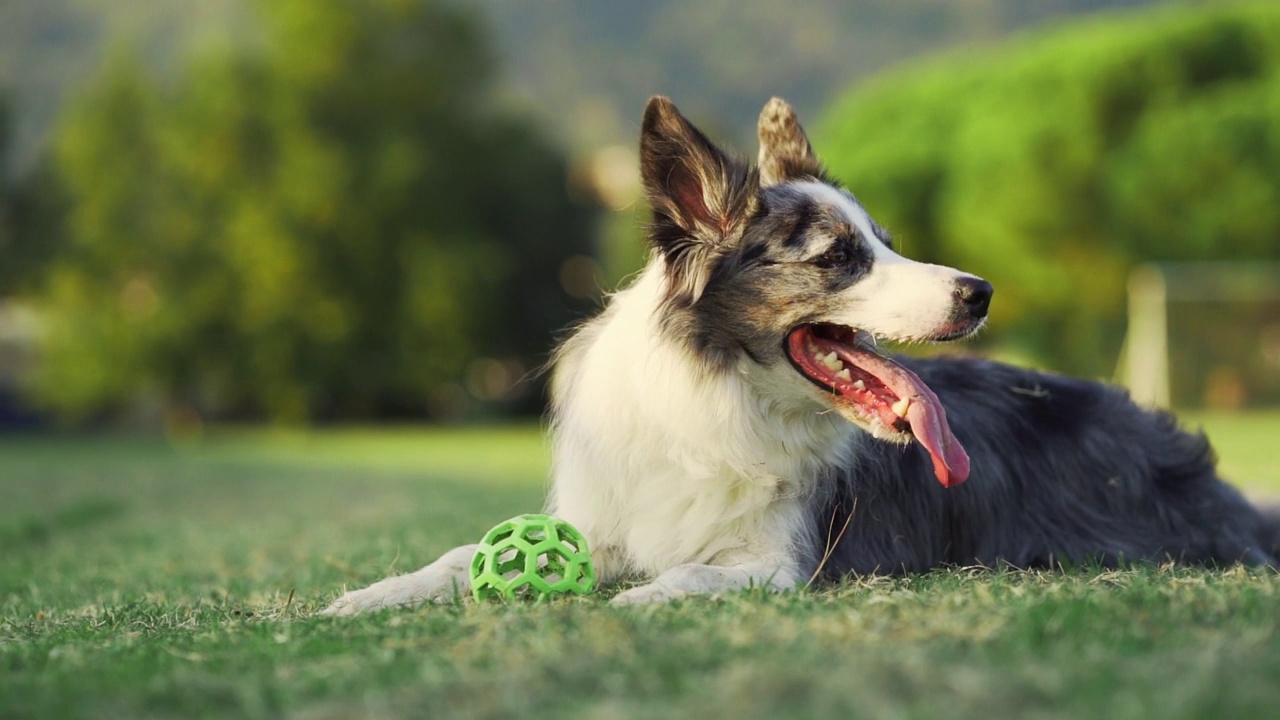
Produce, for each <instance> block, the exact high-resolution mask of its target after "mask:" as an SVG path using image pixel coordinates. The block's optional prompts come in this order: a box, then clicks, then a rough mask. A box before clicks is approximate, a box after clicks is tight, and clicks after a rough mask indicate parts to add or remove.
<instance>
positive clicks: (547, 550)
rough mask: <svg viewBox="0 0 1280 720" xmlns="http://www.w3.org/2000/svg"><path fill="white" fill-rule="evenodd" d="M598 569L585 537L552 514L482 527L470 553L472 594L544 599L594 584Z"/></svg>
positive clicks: (483, 597)
mask: <svg viewBox="0 0 1280 720" xmlns="http://www.w3.org/2000/svg"><path fill="white" fill-rule="evenodd" d="M595 586H596V569H595V566H594V565H592V564H591V554H590V552H588V551H587V540H586V538H584V537H582V533H580V532H578V530H577V528H575V527H573V526H572V525H570V524H569V523H567V522H565V521H563V520H560V519H558V518H554V517H551V516H550V515H520V516H519V517H513V518H511V519H510V520H508V521H506V522H504V523H501V524H499V525H498V526H496V527H494V528H493V529H492V530H490V531H489V532H487V533H485V535H484V539H483V540H481V541H480V547H479V548H477V549H476V554H475V555H474V556H473V557H472V558H471V594H472V595H474V596H475V598H476V600H489V599H492V598H502V599H503V600H515V599H516V598H529V599H534V600H543V599H547V598H551V597H554V596H556V595H562V594H568V593H573V594H575V595H586V594H587V593H589V592H591V591H592V590H594V589H595Z"/></svg>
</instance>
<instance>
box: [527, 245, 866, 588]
mask: <svg viewBox="0 0 1280 720" xmlns="http://www.w3.org/2000/svg"><path fill="white" fill-rule="evenodd" d="M665 282H666V280H665V276H664V273H663V270H662V266H661V262H660V261H658V260H654V261H651V262H650V264H649V266H648V267H647V268H646V270H645V271H644V272H643V274H642V275H641V276H640V277H639V278H638V280H637V281H636V282H635V283H634V284H633V285H632V286H630V287H629V288H627V289H625V290H622V291H620V292H618V293H617V294H615V295H614V296H613V297H612V298H611V299H610V303H609V307H608V308H607V309H606V311H605V312H604V313H603V314H602V315H601V316H600V317H598V318H596V319H595V320H593V321H591V322H590V323H588V324H587V325H585V326H584V327H583V328H581V329H580V330H579V331H578V332H577V333H576V334H575V335H574V336H573V337H572V338H570V340H569V341H568V342H567V343H566V344H565V346H564V347H563V348H562V349H561V352H560V355H559V357H558V359H557V365H556V373H555V377H554V380H553V387H552V393H553V407H554V419H553V425H552V449H553V475H552V488H551V495H550V499H549V501H548V502H549V511H550V512H552V513H554V514H556V515H557V516H559V517H562V518H563V519H565V520H567V521H569V522H571V523H573V524H574V525H576V526H577V527H578V528H579V529H581V530H582V531H583V532H584V533H585V534H586V536H587V539H588V542H589V543H590V545H591V550H592V555H593V556H594V557H595V558H596V562H597V564H598V565H599V570H600V573H601V575H602V576H603V577H604V578H605V579H606V580H607V579H610V578H613V577H617V576H619V575H623V574H639V575H644V576H653V575H657V574H659V573H661V572H663V571H665V570H668V569H670V568H672V567H674V566H676V565H680V564H684V563H707V564H716V565H732V564H734V562H735V561H736V559H737V558H739V557H743V558H747V557H755V558H758V557H761V556H770V557H776V558H777V559H778V561H779V563H780V564H781V565H783V566H789V567H791V568H795V566H796V564H797V562H798V559H797V558H796V557H795V549H794V548H793V547H791V543H792V542H794V541H797V540H799V539H801V538H803V537H806V532H807V531H808V528H807V522H806V519H805V517H804V500H805V497H806V496H807V495H808V494H809V492H810V491H811V490H812V489H813V483H814V480H815V479H816V478H817V477H818V476H819V475H820V474H821V472H822V469H823V467H825V466H829V465H830V464H831V463H833V462H836V461H838V460H839V459H840V457H841V455H842V453H843V452H846V451H847V448H848V447H849V445H850V443H849V439H850V436H851V435H852V434H853V433H854V432H856V431H855V430H854V428H853V427H852V426H851V425H849V424H848V423H847V422H846V421H844V420H843V419H841V418H840V417H838V416H837V415H835V414H834V413H830V412H823V410H824V408H823V407H822V406H821V405H819V404H818V403H817V402H815V401H811V400H805V401H796V400H790V401H789V402H790V405H788V404H787V402H788V398H794V397H795V396H796V393H794V392H792V393H786V392H783V391H781V390H776V391H775V390H774V388H775V387H781V383H783V382H793V381H794V378H793V377H790V376H789V374H791V373H792V372H793V371H792V370H791V369H790V368H789V367H781V368H772V369H769V368H762V367H761V366H759V365H756V364H755V363H754V362H753V361H751V360H748V359H745V358H744V359H743V360H742V361H741V364H740V366H739V367H738V368H736V369H734V370H731V371H729V372H723V373H716V372H711V371H708V370H707V369H706V368H705V367H704V366H703V365H701V364H700V363H699V362H698V359H697V358H696V357H695V356H693V355H692V354H691V351H690V350H689V349H688V348H686V347H685V346H684V345H683V344H681V343H679V342H678V341H676V340H673V339H671V338H670V337H668V336H667V335H665V334H664V333H662V332H661V331H660V329H659V323H658V317H657V314H658V313H659V312H661V309H660V308H661V303H660V301H661V298H662V297H663V293H664V289H665V286H664V284H665ZM780 364H782V365H785V362H784V363H780ZM784 373H785V374H788V375H787V376H784V375H783V374H784Z"/></svg>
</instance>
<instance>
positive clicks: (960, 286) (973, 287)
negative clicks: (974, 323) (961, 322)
mask: <svg viewBox="0 0 1280 720" xmlns="http://www.w3.org/2000/svg"><path fill="white" fill-rule="evenodd" d="M995 290H996V289H995V288H993V287H991V283H989V282H987V281H986V280H983V279H982V278H976V277H967V278H960V279H959V280H957V281H956V299H957V300H959V301H960V302H962V303H964V306H965V309H967V310H968V311H969V317H971V318H973V319H974V320H979V319H981V318H984V317H986V316H987V308H989V307H991V294H992V293H993V292H995Z"/></svg>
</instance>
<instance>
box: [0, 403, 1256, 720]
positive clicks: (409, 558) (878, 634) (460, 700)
mask: <svg viewBox="0 0 1280 720" xmlns="http://www.w3.org/2000/svg"><path fill="white" fill-rule="evenodd" d="M1193 422H1203V423H1204V424H1205V426H1206V427H1207V429H1208V430H1209V432H1210V435H1211V437H1213V438H1214V439H1215V444H1216V445H1217V446H1218V447H1219V449H1220V452H1221V454H1222V457H1223V467H1224V471H1225V472H1226V473H1228V474H1230V475H1233V476H1234V477H1237V478H1240V479H1242V480H1246V481H1247V482H1244V483H1243V484H1244V486H1245V487H1246V488H1248V489H1251V490H1254V491H1256V492H1258V493H1263V494H1267V493H1275V492H1277V491H1280V466H1278V465H1277V464H1276V463H1275V462H1274V461H1273V459H1272V457H1273V456H1274V438H1275V437H1277V436H1280V414H1271V415H1255V416H1249V417H1240V416H1203V417H1199V418H1194V419H1193ZM546 462H547V451H546V448H545V446H544V444H543V442H542V440H541V438H540V436H539V435H538V433H537V432H536V430H534V429H532V428H515V429H501V430H484V431H422V430H379V431H332V432H315V433H282V432H271V431H222V432H218V433H215V434H212V435H211V436H209V437H206V438H204V439H203V440H202V441H200V442H198V443H195V442H190V441H187V442H184V443H181V444H179V445H178V446H172V445H170V444H166V443H164V442H159V441H147V440H140V439H132V438H125V439H122V438H96V439H42V438H35V439H33V438H10V439H4V440H0V497H3V498H5V500H4V502H3V505H2V506H0V717H3V718H26V717H31V718H37V717H38V718H52V717H59V718H61V717H135V716H148V717H184V718H186V717H270V718H275V717H286V716H287V717H305V718H330V717H332V718H344V717H353V716H354V717H388V716H408V717H429V718H452V717H459V718H502V717H511V716H515V715H520V716H523V717H557V718H563V717H583V718H614V717H640V718H672V717H708V716H713V715H714V716H717V717H718V716H727V717H733V718H734V719H735V720H738V719H739V718H773V717H841V718H845V717H853V718H859V717H869V718H870V717H874V718H914V717H920V718H931V717H939V716H946V717H954V718H969V717H972V718H989V717H1009V716H1029V717H1090V718H1092V717H1108V718H1140V717H1141V718H1145V717H1161V718H1200V717H1205V718H1208V717H1213V718H1228V717H1241V718H1257V717H1265V716H1268V715H1270V714H1272V713H1274V710H1275V708H1276V707H1280V680H1278V679H1280V633H1278V632H1277V624H1278V623H1280V578H1278V577H1277V576H1276V575H1275V574H1271V573H1265V572H1250V571H1245V570H1242V569H1238V568H1235V569H1228V570H1221V571H1203V570H1191V569H1176V568H1139V569H1133V570H1127V571H1122V572H1103V571H1097V570H1089V569H1081V570H1078V571H1071V572H1062V573H1017V572H978V571H968V570H961V571H951V572H939V573H933V574H930V575H926V576H921V577H913V578H907V579H885V578H877V579H865V580H855V581H850V582H848V583H847V584H845V585H842V586H840V587H836V588H829V589H825V590H823V591H820V592H811V593H792V594H787V595H783V596H765V595H762V594H760V593H752V592H748V593H744V594H740V595H733V596H728V597H722V598H703V599H696V600H690V601H686V602H681V603H675V604H672V605H669V606H660V607H650V608H613V607H610V606H608V605H607V604H605V603H604V602H603V601H602V600H601V599H600V598H589V599H583V600H568V601H561V602H557V603H552V604H549V605H544V606H526V605H514V606H475V605H471V604H464V605H458V606H446V607H432V608H426V609H420V610H408V611H397V612H387V613H381V614H375V615H370V616H364V617H357V618H353V619H333V620H329V619H323V620H322V619H313V618H311V617H309V614H310V613H311V612H313V611H314V610H316V609H318V608H319V607H320V606H322V604H323V603H324V602H326V601H327V600H329V599H331V598H332V597H333V596H334V594H335V593H336V592H337V591H338V590H339V589H340V588H341V587H342V586H343V585H348V586H352V587H354V586H358V585H362V584H364V583H366V582H369V581H371V580H375V579H378V578H380V577H382V576H384V575H386V574H388V573H390V572H396V571H405V570H410V569H414V568H416V567H418V566H420V565H422V564H424V563H425V562H426V561H428V560H430V559H432V558H433V557H434V556H435V555H437V554H438V553H440V552H442V551H444V550H446V549H448V548H450V547H453V546H455V545H459V544H462V543H464V542H473V541H474V540H475V539H476V538H478V537H480V535H481V534H482V533H483V532H484V531H485V530H486V529H487V528H488V527H489V526H490V525H492V524H494V523H495V522H496V521H498V520H501V519H503V518H505V517H508V516H510V515H513V514H516V513H519V512H524V511H530V510H535V509H537V508H538V507H539V506H540V501H541V496H542V483H543V478H544V475H545V467H546Z"/></svg>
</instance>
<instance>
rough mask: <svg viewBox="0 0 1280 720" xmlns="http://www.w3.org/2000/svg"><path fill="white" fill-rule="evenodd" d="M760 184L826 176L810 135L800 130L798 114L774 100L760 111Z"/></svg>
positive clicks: (779, 101)
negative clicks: (811, 142)
mask: <svg viewBox="0 0 1280 720" xmlns="http://www.w3.org/2000/svg"><path fill="white" fill-rule="evenodd" d="M758 133H759V135H760V184H762V185H764V186H765V187H768V186H770V185H777V184H779V183H784V182H787V181H789V180H802V179H805V178H809V179H813V180H822V179H824V177H825V173H824V172H823V170H822V164H821V163H819V162H818V156H817V155H814V154H813V147H811V146H810V145H809V136H808V135H805V133H804V128H803V127H800V119H799V118H797V117H796V111H795V110H793V109H791V105H789V104H788V103H787V101H786V100H783V99H782V98H779V97H775V98H773V99H771V100H769V102H768V103H767V104H765V106H764V110H762V111H760V122H759V124H758Z"/></svg>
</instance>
